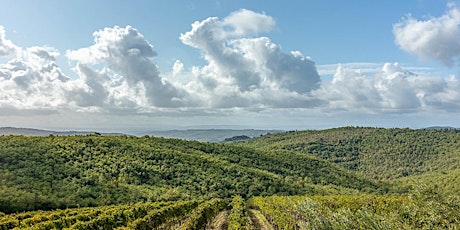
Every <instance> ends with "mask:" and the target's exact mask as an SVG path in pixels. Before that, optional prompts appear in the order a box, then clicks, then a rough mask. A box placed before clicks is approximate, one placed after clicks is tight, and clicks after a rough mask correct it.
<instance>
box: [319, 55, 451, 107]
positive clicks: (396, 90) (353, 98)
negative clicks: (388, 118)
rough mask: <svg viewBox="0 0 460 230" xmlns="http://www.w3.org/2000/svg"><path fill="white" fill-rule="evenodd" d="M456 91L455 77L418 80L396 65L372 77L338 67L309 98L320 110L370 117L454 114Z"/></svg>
mask: <svg viewBox="0 0 460 230" xmlns="http://www.w3.org/2000/svg"><path fill="white" fill-rule="evenodd" d="M459 90H460V88H459V84H458V81H457V79H456V78H455V77H453V76H452V77H451V78H449V79H445V78H442V77H434V76H419V75H416V74H414V73H411V72H407V71H404V70H403V68H402V67H401V66H399V64H398V63H386V64H384V65H383V67H382V68H381V70H380V71H379V72H377V73H375V74H374V75H373V76H366V75H365V74H363V73H362V72H360V71H356V70H350V69H345V68H343V67H342V66H341V65H339V66H338V68H337V70H336V73H335V74H334V77H333V80H332V81H331V82H322V84H321V88H320V89H318V90H315V91H314V92H313V95H315V96H316V97H318V98H319V99H321V100H323V101H327V102H328V105H327V106H325V107H324V108H326V109H335V110H347V111H363V112H370V113H381V112H388V113H405V112H416V111H421V110H443V111H448V110H451V111H454V110H455V111H458V110H459V109H460V96H459V95H460V94H459V93H458V92H459Z"/></svg>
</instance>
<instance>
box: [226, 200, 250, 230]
mask: <svg viewBox="0 0 460 230" xmlns="http://www.w3.org/2000/svg"><path fill="white" fill-rule="evenodd" d="M246 211H247V210H246V207H245V202H244V200H243V198H242V197H241V196H235V197H233V199H232V210H231V211H230V215H229V216H228V229H229V230H240V229H247V223H248V218H247V213H246Z"/></svg>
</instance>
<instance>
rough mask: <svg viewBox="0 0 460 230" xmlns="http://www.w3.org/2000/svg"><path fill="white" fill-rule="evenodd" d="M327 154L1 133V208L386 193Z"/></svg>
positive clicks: (153, 140) (383, 187) (150, 140)
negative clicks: (325, 155)
mask: <svg viewBox="0 0 460 230" xmlns="http://www.w3.org/2000/svg"><path fill="white" fill-rule="evenodd" d="M388 190H389V186H387V185H386V184H383V183H381V182H376V181H372V180H369V179H364V178H362V177H360V176H357V175H356V174H355V173H353V172H349V171H347V170H345V169H343V168H341V167H339V166H337V165H334V164H332V163H330V162H328V161H325V160H322V159H319V158H315V157H313V156H310V155H305V154H299V153H294V152H288V151H284V150H274V151H266V150H254V149H251V148H246V147H241V146H228V145H219V144H208V143H200V142H190V141H183V140H177V139H165V138H154V137H148V136H145V137H128V136H120V137H107V136H98V135H89V136H71V137H58V136H48V137H24V136H1V137H0V211H2V212H6V213H9V212H17V211H24V210H37V209H45V210H48V209H55V208H66V207H77V206H100V205H108V204H121V203H127V202H139V201H166V200H180V199H195V198H203V199H209V198H213V197H223V198H228V197H231V196H233V195H241V196H242V197H251V196H256V195H272V194H284V195H295V194H327V193H337V192H343V193H351V192H358V191H366V192H386V191H388Z"/></svg>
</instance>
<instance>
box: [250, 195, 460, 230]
mask: <svg viewBox="0 0 460 230" xmlns="http://www.w3.org/2000/svg"><path fill="white" fill-rule="evenodd" d="M249 204H250V205H251V206H252V207H254V208H257V209H260V210H261V212H262V213H263V214H264V215H265V216H266V217H267V219H268V220H269V221H270V222H271V224H272V225H274V226H276V227H277V228H278V229H457V228H459V227H460V212H459V210H460V209H459V208H460V206H459V205H460V203H459V199H458V197H457V198H453V197H450V198H446V199H445V198H443V197H440V196H438V195H437V194H436V193H435V192H434V191H433V190H432V189H427V188H422V189H421V190H414V191H413V192H412V193H411V195H410V196H371V195H360V196H312V197H301V196H295V197H282V196H270V197H254V198H251V199H250V200H249Z"/></svg>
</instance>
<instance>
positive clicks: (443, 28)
mask: <svg viewBox="0 0 460 230" xmlns="http://www.w3.org/2000/svg"><path fill="white" fill-rule="evenodd" d="M459 26H460V10H459V9H458V7H457V6H456V5H454V4H449V9H448V11H447V12H446V13H445V14H444V15H442V16H440V17H437V18H436V17H431V18H429V19H427V20H417V19H415V18H413V17H411V16H408V17H407V18H404V19H403V20H402V21H401V22H399V23H396V24H395V25H394V26H393V34H394V36H395V41H396V44H398V45H399V46H400V47H401V48H402V49H403V50H405V51H407V52H409V53H412V54H415V55H417V56H418V57H420V58H422V59H434V60H438V61H441V62H442V63H444V64H445V65H447V66H452V65H454V64H460V63H458V61H459V55H460V29H459Z"/></svg>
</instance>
